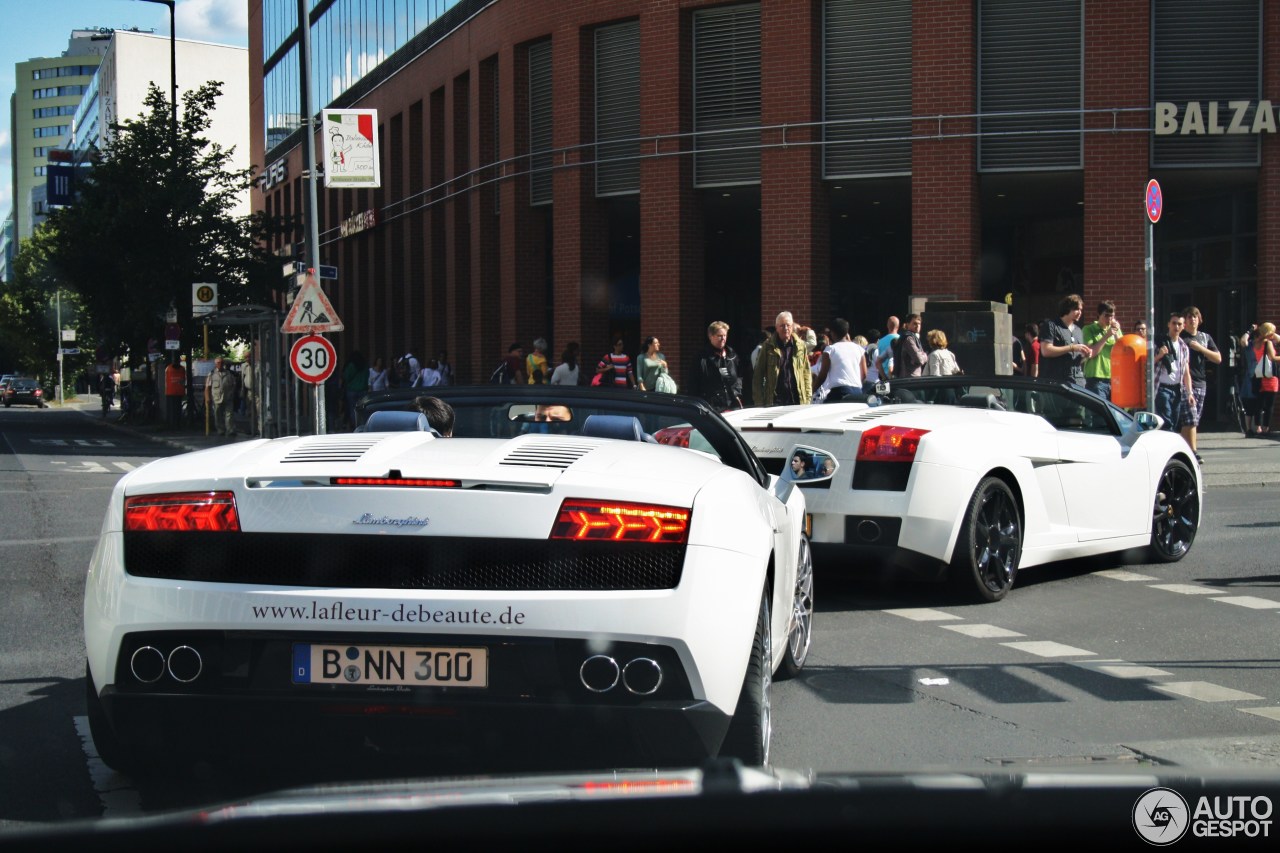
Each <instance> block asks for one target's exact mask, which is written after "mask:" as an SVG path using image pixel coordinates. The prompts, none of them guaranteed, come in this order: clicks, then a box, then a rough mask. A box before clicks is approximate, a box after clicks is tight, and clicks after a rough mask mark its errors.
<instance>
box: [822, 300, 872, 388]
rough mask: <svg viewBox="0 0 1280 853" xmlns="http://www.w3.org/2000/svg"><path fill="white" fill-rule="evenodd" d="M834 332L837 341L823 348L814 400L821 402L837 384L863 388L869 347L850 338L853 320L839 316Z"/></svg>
mask: <svg viewBox="0 0 1280 853" xmlns="http://www.w3.org/2000/svg"><path fill="white" fill-rule="evenodd" d="M832 334H833V335H835V338H836V342H835V343H833V344H831V345H829V346H828V347H827V348H826V349H824V350H823V351H822V357H821V358H820V359H819V361H818V364H819V367H818V376H817V379H815V380H814V385H815V387H816V388H817V390H816V391H814V392H813V402H815V403H821V402H822V401H823V400H825V399H826V398H827V395H828V394H830V393H831V389H833V388H841V387H845V388H852V389H853V391H854V392H855V393H861V392H862V380H863V377H864V376H865V373H864V369H865V367H866V363H867V350H866V348H865V347H863V346H862V345H861V344H856V343H854V342H853V341H852V340H850V338H849V321H848V320H845V319H843V318H840V317H837V318H836V321H835V323H834V324H833V326H832Z"/></svg>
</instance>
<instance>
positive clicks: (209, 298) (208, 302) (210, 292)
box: [191, 282, 218, 317]
mask: <svg viewBox="0 0 1280 853" xmlns="http://www.w3.org/2000/svg"><path fill="white" fill-rule="evenodd" d="M217 310H218V285H217V284H216V283H214V282H197V283H195V284H193V285H191V316H193V317H200V316H202V315H204V314H212V313H213V312H214V311H217Z"/></svg>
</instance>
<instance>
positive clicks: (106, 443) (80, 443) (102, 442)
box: [27, 438, 116, 447]
mask: <svg viewBox="0 0 1280 853" xmlns="http://www.w3.org/2000/svg"><path fill="white" fill-rule="evenodd" d="M27 441H29V442H30V443H32V444H43V445H46V446H49V447H70V446H71V443H72V442H75V444H76V446H77V447H115V446H116V443H115V442H114V441H112V440H111V439H109V438H73V439H71V440H70V441H68V440H67V439H65V438H29V439H27Z"/></svg>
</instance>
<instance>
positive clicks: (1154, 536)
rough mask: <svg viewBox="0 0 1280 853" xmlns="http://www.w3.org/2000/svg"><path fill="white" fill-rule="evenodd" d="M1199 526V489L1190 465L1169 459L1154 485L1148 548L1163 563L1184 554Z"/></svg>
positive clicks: (1175, 559)
mask: <svg viewBox="0 0 1280 853" xmlns="http://www.w3.org/2000/svg"><path fill="white" fill-rule="evenodd" d="M1199 526H1200V490H1199V489H1198V488H1197V487H1196V478H1195V475H1194V474H1192V473H1191V468H1190V467H1189V466H1188V465H1187V464H1186V463H1185V462H1182V461H1180V460H1178V459H1170V460H1169V464H1168V465H1166V466H1164V473H1162V474H1161V475H1160V483H1159V485H1157V486H1156V498H1155V506H1154V508H1153V509H1152V518H1151V551H1152V554H1153V555H1154V556H1155V558H1156V559H1157V560H1159V561H1160V562H1162V563H1174V562H1177V561H1178V560H1181V559H1182V558H1183V557H1185V556H1186V554H1187V552H1188V551H1190V550H1191V543H1192V542H1194V541H1195V539H1196V530H1197V529H1198V528H1199Z"/></svg>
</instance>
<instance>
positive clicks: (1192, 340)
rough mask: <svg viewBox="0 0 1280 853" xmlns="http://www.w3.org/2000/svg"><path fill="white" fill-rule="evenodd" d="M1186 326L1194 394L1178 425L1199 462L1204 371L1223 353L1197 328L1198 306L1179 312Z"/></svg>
mask: <svg viewBox="0 0 1280 853" xmlns="http://www.w3.org/2000/svg"><path fill="white" fill-rule="evenodd" d="M1182 315H1183V319H1184V320H1185V321H1186V326H1185V327H1184V328H1183V330H1182V339H1183V340H1184V341H1186V343H1187V348H1188V349H1189V350H1191V358H1190V360H1189V365H1190V368H1191V394H1192V396H1193V397H1195V405H1194V406H1192V405H1184V406H1183V408H1182V417H1181V419H1180V420H1181V424H1182V425H1181V428H1180V431H1181V432H1182V437H1183V438H1185V439H1186V440H1187V444H1189V445H1191V452H1192V453H1194V454H1195V455H1196V461H1197V462H1199V461H1200V452H1199V450H1198V448H1197V447H1196V427H1198V426H1199V425H1200V418H1201V417H1202V416H1203V413H1204V398H1205V390H1206V388H1207V387H1208V386H1207V384H1206V379H1207V377H1206V372H1207V370H1208V365H1210V364H1221V363H1222V353H1220V352H1218V345H1217V344H1216V343H1214V342H1213V338H1212V337H1211V336H1210V335H1209V333H1208V332H1203V331H1201V330H1200V323H1201V322H1202V321H1203V319H1204V318H1203V317H1202V316H1201V314H1200V309H1199V308H1197V307H1195V306H1194V305H1192V306H1191V307H1190V308H1188V309H1186V310H1185V311H1183V312H1182Z"/></svg>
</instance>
